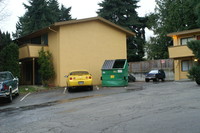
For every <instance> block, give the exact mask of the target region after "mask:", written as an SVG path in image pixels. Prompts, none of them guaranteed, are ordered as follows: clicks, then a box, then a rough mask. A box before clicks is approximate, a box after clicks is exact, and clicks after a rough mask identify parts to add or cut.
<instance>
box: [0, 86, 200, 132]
mask: <svg viewBox="0 0 200 133" xmlns="http://www.w3.org/2000/svg"><path fill="white" fill-rule="evenodd" d="M63 92H64V89H59V90H53V91H50V92H42V93H34V94H29V95H28V96H27V97H26V98H24V100H22V101H21V102H20V100H21V98H22V96H20V97H17V98H15V99H14V103H12V104H3V105H1V106H0V112H1V113H0V117H1V119H0V128H1V132H2V133H12V132H16V133H45V132H48V133H49V132H50V133H63V132H69V133H94V132H95V133H133V132H134V133H161V132H162V133H199V131H200V126H199V123H200V115H199V112H200V87H199V86H198V85H196V83H195V82H157V83H153V82H150V83H145V82H135V83H131V84H129V86H127V87H108V88H107V87H105V88H99V89H96V90H94V91H83V92H74V93H66V94H64V93H63Z"/></svg>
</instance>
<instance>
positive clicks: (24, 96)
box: [20, 92, 31, 102]
mask: <svg viewBox="0 0 200 133" xmlns="http://www.w3.org/2000/svg"><path fill="white" fill-rule="evenodd" d="M30 94H31V93H30V92H29V93H28V94H26V95H25V96H24V97H23V98H22V99H21V100H20V102H21V101H23V100H24V99H25V98H26V97H27V96H28V95H30Z"/></svg>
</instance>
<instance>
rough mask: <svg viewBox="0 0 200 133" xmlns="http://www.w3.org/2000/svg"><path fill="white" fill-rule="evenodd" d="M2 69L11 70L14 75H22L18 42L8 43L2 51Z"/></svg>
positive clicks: (0, 61) (0, 55) (0, 54)
mask: <svg viewBox="0 0 200 133" xmlns="http://www.w3.org/2000/svg"><path fill="white" fill-rule="evenodd" d="M0 57H1V59H0V70H1V71H10V72H12V73H13V75H14V76H17V77H19V76H20V69H19V48H18V46H17V45H16V44H14V43H11V44H8V45H6V46H5V47H4V48H3V50H1V51H0Z"/></svg>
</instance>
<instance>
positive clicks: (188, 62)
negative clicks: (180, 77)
mask: <svg viewBox="0 0 200 133" xmlns="http://www.w3.org/2000/svg"><path fill="white" fill-rule="evenodd" d="M192 64H193V63H192V61H191V60H184V61H182V62H181V67H182V68H181V70H182V71H188V70H190V68H191V67H192Z"/></svg>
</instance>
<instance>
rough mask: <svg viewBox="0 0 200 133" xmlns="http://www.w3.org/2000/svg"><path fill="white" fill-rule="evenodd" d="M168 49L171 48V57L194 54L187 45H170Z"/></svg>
mask: <svg viewBox="0 0 200 133" xmlns="http://www.w3.org/2000/svg"><path fill="white" fill-rule="evenodd" d="M168 50H169V58H181V57H191V56H194V54H193V53H192V51H191V50H190V49H189V48H188V47H187V46H186V45H183V46H173V47H168Z"/></svg>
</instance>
